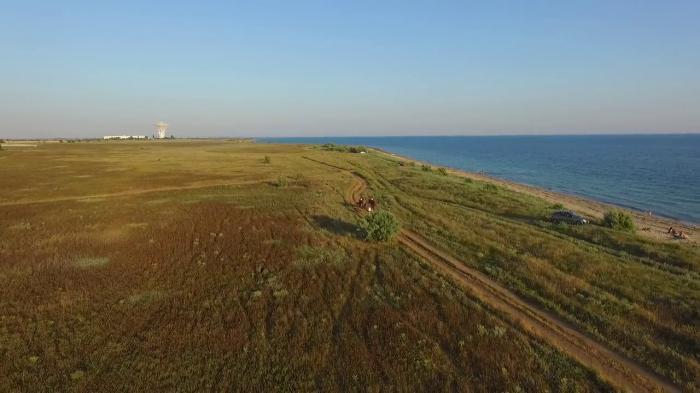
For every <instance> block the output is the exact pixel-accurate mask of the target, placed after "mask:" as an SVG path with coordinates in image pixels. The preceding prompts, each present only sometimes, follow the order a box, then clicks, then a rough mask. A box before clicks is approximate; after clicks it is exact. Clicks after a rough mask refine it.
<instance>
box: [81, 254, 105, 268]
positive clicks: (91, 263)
mask: <svg viewBox="0 0 700 393" xmlns="http://www.w3.org/2000/svg"><path fill="white" fill-rule="evenodd" d="M107 264H109V258H107V257H83V258H80V259H77V260H75V261H73V266H75V267H78V268H81V269H89V268H94V267H103V266H107Z"/></svg>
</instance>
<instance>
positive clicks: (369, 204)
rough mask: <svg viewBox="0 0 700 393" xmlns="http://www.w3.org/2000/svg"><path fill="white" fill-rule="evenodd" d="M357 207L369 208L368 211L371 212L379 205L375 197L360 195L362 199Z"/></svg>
mask: <svg viewBox="0 0 700 393" xmlns="http://www.w3.org/2000/svg"><path fill="white" fill-rule="evenodd" d="M357 207H359V208H360V209H362V210H367V211H368V212H371V211H374V210H375V208H376V207H377V202H376V201H375V200H374V198H373V197H369V198H368V199H365V198H364V197H360V200H358V201H357Z"/></svg>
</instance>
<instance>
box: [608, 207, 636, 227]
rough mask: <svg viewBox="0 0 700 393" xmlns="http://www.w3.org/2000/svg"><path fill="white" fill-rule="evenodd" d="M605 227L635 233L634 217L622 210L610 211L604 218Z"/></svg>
mask: <svg viewBox="0 0 700 393" xmlns="http://www.w3.org/2000/svg"><path fill="white" fill-rule="evenodd" d="M603 225H605V226H606V227H609V228H612V229H615V230H619V231H626V232H634V221H633V220H632V217H631V216H630V215H629V214H627V213H625V212H623V211H622V210H610V211H607V212H605V215H604V216H603Z"/></svg>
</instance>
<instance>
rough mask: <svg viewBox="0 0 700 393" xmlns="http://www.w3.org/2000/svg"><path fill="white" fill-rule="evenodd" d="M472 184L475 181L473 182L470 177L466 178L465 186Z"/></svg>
mask: <svg viewBox="0 0 700 393" xmlns="http://www.w3.org/2000/svg"><path fill="white" fill-rule="evenodd" d="M470 183H474V180H472V179H470V178H468V177H465V178H464V184H470Z"/></svg>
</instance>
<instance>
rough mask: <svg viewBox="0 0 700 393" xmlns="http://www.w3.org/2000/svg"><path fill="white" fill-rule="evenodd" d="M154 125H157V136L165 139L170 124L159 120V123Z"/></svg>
mask: <svg viewBox="0 0 700 393" xmlns="http://www.w3.org/2000/svg"><path fill="white" fill-rule="evenodd" d="M154 126H155V127H156V135H155V137H156V138H158V139H164V138H165V133H166V132H167V131H168V125H167V124H166V123H164V122H162V121H159V122H158V123H156V124H154Z"/></svg>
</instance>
